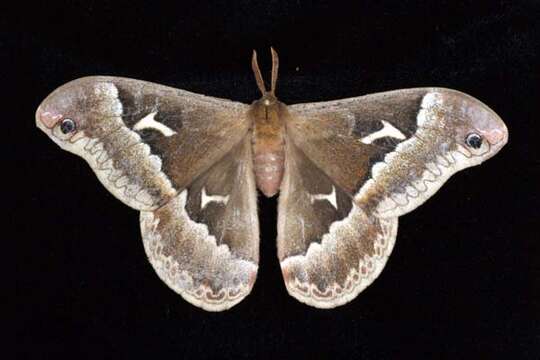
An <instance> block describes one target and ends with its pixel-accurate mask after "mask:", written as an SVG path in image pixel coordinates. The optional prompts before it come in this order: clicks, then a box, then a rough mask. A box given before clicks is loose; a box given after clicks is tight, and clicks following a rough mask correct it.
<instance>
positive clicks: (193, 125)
mask: <svg viewBox="0 0 540 360" xmlns="http://www.w3.org/2000/svg"><path fill="white" fill-rule="evenodd" d="M57 94H58V96H63V94H74V95H76V94H80V95H79V96H74V98H77V99H78V103H77V105H76V113H75V114H66V115H67V116H70V117H73V118H74V119H76V120H84V121H82V122H81V123H82V125H81V128H80V129H79V130H80V131H79V132H78V133H77V135H75V136H73V138H72V139H71V140H70V141H69V142H67V143H64V144H60V145H61V146H62V147H64V148H65V149H66V150H68V151H71V152H73V153H75V154H77V155H79V156H81V157H83V158H84V159H85V160H86V161H87V162H88V163H89V164H90V166H91V167H92V169H93V170H94V171H95V173H96V174H97V176H98V178H99V180H100V181H101V182H102V183H103V185H104V186H105V187H106V188H107V189H108V190H109V191H110V192H111V193H112V194H113V195H115V196H116V197H117V198H118V199H120V200H121V201H122V202H124V203H125V204H127V205H128V206H130V207H132V208H135V209H138V210H153V209H156V208H158V207H160V206H163V205H164V204H165V203H167V202H168V201H169V200H170V199H172V198H173V197H175V196H176V195H177V194H179V193H181V192H182V191H183V190H184V189H185V188H186V186H188V185H189V184H191V183H192V182H193V180H194V179H195V178H196V177H197V176H199V175H201V174H202V173H203V172H205V171H207V170H208V169H209V168H210V167H211V166H212V165H213V164H215V163H216V162H217V161H218V160H219V159H220V158H221V157H222V156H223V154H225V153H227V152H229V151H230V150H231V149H232V148H233V147H234V146H235V145H237V144H238V143H240V142H241V141H242V139H243V138H244V137H245V135H246V134H247V131H248V129H249V121H248V119H247V117H246V115H245V114H246V112H247V109H248V106H247V105H245V104H241V103H237V102H233V101H229V100H224V99H218V98H213V97H209V96H204V95H199V94H194V93H191V92H188V91H184V90H180V89H175V88H171V87H167V86H163V85H159V84H155V83H151V82H147V81H141V80H134V79H128V78H121V77H107V76H91V77H85V78H81V79H77V80H74V81H72V82H69V83H67V84H65V85H63V86H62V87H60V88H59V89H57V90H56V91H55V92H53V93H52V94H51V95H50V97H51V98H53V97H54V96H56V95H57ZM46 102H47V101H45V103H46Z"/></svg>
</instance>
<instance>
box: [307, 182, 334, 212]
mask: <svg viewBox="0 0 540 360" xmlns="http://www.w3.org/2000/svg"><path fill="white" fill-rule="evenodd" d="M309 196H310V198H311V203H312V204H313V203H314V202H315V200H327V201H328V202H329V203H330V204H332V206H333V207H335V208H336V210H337V208H338V206H337V198H336V188H335V187H334V185H332V192H331V193H330V194H316V195H312V194H310V195H309Z"/></svg>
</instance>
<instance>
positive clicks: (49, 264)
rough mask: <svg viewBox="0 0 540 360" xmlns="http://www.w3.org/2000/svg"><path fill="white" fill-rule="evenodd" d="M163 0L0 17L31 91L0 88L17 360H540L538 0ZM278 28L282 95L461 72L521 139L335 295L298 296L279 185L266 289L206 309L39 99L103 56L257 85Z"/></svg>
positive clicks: (265, 217)
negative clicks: (10, 166)
mask: <svg viewBox="0 0 540 360" xmlns="http://www.w3.org/2000/svg"><path fill="white" fill-rule="evenodd" d="M150 3H151V2H147V4H146V5H140V4H136V3H134V2H131V1H116V2H110V4H107V5H103V4H98V3H95V2H92V1H84V2H82V1H81V2H70V3H69V5H68V4H63V5H59V4H47V5H35V4H32V5H30V4H28V5H26V6H25V7H26V9H22V8H21V9H20V12H18V14H17V15H14V16H13V17H12V16H10V15H7V16H6V15H5V14H4V15H3V16H4V17H5V18H4V20H11V21H13V20H15V24H12V27H11V28H10V29H11V30H10V31H9V32H5V33H4V35H3V36H5V37H4V41H3V42H2V45H3V46H5V45H8V46H11V45H13V46H14V47H15V51H11V50H6V51H3V52H4V53H6V52H8V53H9V54H10V55H11V54H15V55H16V56H20V58H17V59H16V61H15V62H13V61H12V60H6V62H7V61H9V64H5V65H4V66H3V69H4V70H3V71H4V72H7V73H11V75H13V74H15V75H17V78H18V80H17V87H18V88H19V89H22V90H24V95H22V96H17V97H16V98H14V97H13V95H11V96H10V97H5V98H4V101H6V99H7V100H8V102H10V103H9V105H10V109H15V110H16V112H17V113H16V117H15V115H14V117H13V120H14V121H13V123H16V124H17V126H20V129H17V130H16V132H14V133H13V136H11V135H10V136H8V137H9V139H7V141H8V142H9V141H10V140H17V141H16V143H17V144H16V145H14V146H15V147H13V148H11V149H12V150H10V154H9V158H10V161H13V160H15V165H14V166H15V168H16V169H17V171H16V173H17V174H20V179H18V180H17V181H18V186H17V188H18V189H19V190H18V191H17V192H11V194H10V195H13V194H16V195H17V203H16V205H15V206H14V207H13V209H14V211H11V212H10V220H11V225H12V226H13V229H15V231H14V232H13V233H12V234H11V235H10V236H9V237H5V238H4V241H9V242H15V243H17V246H18V251H17V253H18V256H17V259H16V263H17V265H16V273H17V279H16V296H17V308H16V317H17V319H18V321H17V323H16V326H15V337H16V342H17V344H18V352H19V354H18V355H19V358H24V357H25V356H26V355H34V356H33V357H42V358H51V357H53V354H59V353H68V354H71V355H72V356H74V357H76V358H87V357H91V358H103V357H105V358H124V357H132V358H133V357H137V356H140V357H149V358H156V357H157V356H156V355H157V354H162V353H164V352H166V353H168V354H169V356H171V357H170V358H173V359H181V358H184V357H190V358H197V357H202V358H211V357H214V356H219V355H220V356H223V357H227V358H248V357H268V358H281V357H287V356H300V355H302V354H303V355H306V356H311V357H315V358H317V357H319V356H325V357H328V356H333V357H340V358H355V359H356V358H368V359H378V358H403V357H405V354H408V353H411V354H413V353H414V354H416V357H415V358H440V357H451V358H463V357H465V358H468V357H473V356H479V357H480V358H495V357H497V356H503V355H504V356H506V355H511V356H512V358H513V359H537V358H538V356H539V354H540V348H539V343H540V329H539V325H538V323H539V322H540V306H539V298H540V295H539V293H540V289H539V281H540V279H539V278H540V276H539V275H540V274H539V266H540V260H539V259H540V256H539V252H538V239H539V235H538V229H537V225H538V220H539V210H538V209H539V207H538V206H539V201H538V190H539V186H538V184H539V180H540V179H539V176H538V170H539V160H538V151H537V147H538V142H537V140H536V139H537V138H538V134H539V130H540V127H539V125H538V122H539V121H540V111H539V103H540V96H539V92H538V85H539V83H540V76H539V72H540V67H539V51H540V50H539V42H540V35H539V30H540V26H539V22H540V20H539V18H540V17H539V16H540V5H539V3H538V2H537V1H415V2H413V1H403V0H402V1H381V2H372V3H373V4H371V2H370V4H367V2H360V1H356V2H354V3H355V4H356V5H350V4H347V5H339V4H338V3H337V2H327V3H316V4H313V3H309V2H306V1H289V2H277V1H261V2H257V3H249V2H247V1H235V2H232V1H215V2H211V3H208V2H205V1H197V2H192V3H186V2H181V1H177V3H176V6H167V5H158V2H152V4H150ZM233 3H234V4H235V5H233ZM375 3H377V4H375ZM21 25H23V26H21ZM6 35H7V36H6ZM270 45H272V46H274V47H275V48H276V49H277V50H278V51H279V54H280V58H281V63H280V78H279V82H278V96H279V97H280V99H281V100H282V101H283V102H285V103H296V102H311V101H322V100H331V99H337V98H344V97H351V96H358V95H362V94H367V93H372V92H378V91H385V90H392V89H397V88H406V87H417V86H443V87H449V88H454V89H458V90H461V91H464V92H467V93H469V94H471V95H473V96H475V97H477V98H478V99H480V100H482V101H483V102H485V103H486V104H488V105H489V106H490V107H492V108H493V109H494V110H495V111H496V112H497V113H498V114H499V115H500V116H501V117H502V118H503V119H504V120H505V122H506V124H507V126H508V128H509V131H510V141H509V144H508V145H507V146H506V147H505V148H504V149H503V150H502V151H501V152H500V154H499V155H497V156H496V157H494V158H493V159H491V160H489V161H487V162H486V163H485V164H483V165H482V166H480V167H475V168H472V169H469V170H467V171H463V172H461V173H459V174H458V175H456V176H454V177H453V178H451V179H450V180H449V181H448V182H447V184H446V185H445V186H444V187H443V188H442V189H441V190H440V191H439V192H438V193H437V194H436V195H435V196H434V197H433V198H432V199H431V200H429V201H428V202H427V203H426V204H425V205H423V206H422V207H420V208H419V209H417V210H416V211H414V212H413V213H411V214H408V215H406V216H404V217H402V218H400V225H399V227H400V228H399V232H398V239H397V242H396V247H395V249H394V252H393V255H392V256H391V257H390V260H389V262H388V264H387V266H386V268H385V270H384V271H383V272H382V274H381V276H380V277H379V278H378V279H377V280H376V281H375V282H374V283H373V284H372V285H371V286H370V287H369V288H368V289H366V290H365V291H364V292H363V293H361V294H360V295H359V296H358V297H357V298H356V299H355V300H354V301H352V302H350V303H349V304H347V305H345V306H342V307H339V308H337V309H334V310H318V309H315V308H312V307H308V306H306V305H304V304H301V303H299V302H297V301H296V300H294V299H293V298H292V297H290V296H288V295H287V292H286V290H285V287H284V285H283V282H282V279H281V273H280V269H279V264H278V261H277V257H276V247H275V238H276V200H275V199H266V198H262V197H260V200H259V204H260V219H261V267H260V271H259V276H258V280H257V282H256V285H255V288H254V290H253V292H252V294H251V295H250V296H248V297H247V298H246V299H245V300H244V301H242V302H241V303H240V304H239V305H237V306H235V307H234V308H233V309H231V310H229V311H226V312H222V313H208V312H204V311H202V310H200V309H198V308H196V307H194V306H192V305H190V304H189V303H187V302H186V301H184V300H183V299H182V298H181V297H180V296H179V295H176V294H175V293H174V292H173V291H171V290H169V288H167V286H166V285H165V284H164V283H163V282H161V281H160V280H159V279H158V277H157V276H156V274H155V273H154V271H153V269H152V267H151V265H150V264H149V263H148V261H147V259H146V255H145V253H144V250H143V246H142V241H141V238H140V231H139V222H138V213H137V212H136V211H134V210H130V209H129V208H128V207H126V206H124V205H123V204H121V203H120V202H119V201H117V200H116V199H115V198H113V196H112V195H110V194H109V193H108V192H107V191H106V190H105V189H104V188H103V187H102V185H100V184H99V182H98V181H97V179H96V178H95V176H94V175H93V173H92V172H91V170H90V169H89V167H88V166H87V164H86V163H85V162H84V161H83V160H81V159H79V158H77V157H75V156H73V155H71V154H69V153H67V152H63V151H61V150H60V149H59V148H58V147H57V146H56V145H55V144H54V143H52V141H50V140H49V139H48V138H47V137H46V136H45V135H44V134H42V133H41V132H40V131H39V130H38V129H37V128H35V125H34V111H35V108H36V107H37V106H38V104H39V102H40V101H41V100H42V99H43V98H44V97H45V96H46V95H47V94H48V93H49V92H50V91H52V90H54V88H56V87H57V86H59V85H61V84H63V83H65V82H67V81H69V80H72V79H75V78H78V77H81V76H85V75H96V74H102V75H117V76H127V77H133V78H139V79H144V80H149V81H153V82H157V83H162V84H166V85H170V86H174V87H178V88H182V89H186V90H189V91H193V92H198V93H204V94H207V95H211V96H217V97H223V98H230V99H233V100H236V101H242V102H246V103H249V102H251V101H253V100H254V99H256V98H257V97H258V96H259V93H258V90H257V87H256V85H255V82H254V79H253V76H252V73H251V70H250V66H249V61H250V56H251V51H252V49H257V50H258V51H259V59H260V63H261V65H262V67H263V69H264V71H265V75H266V76H268V72H267V71H268V69H269V62H270V61H269V60H270V53H269V46H270ZM5 120H6V119H5ZM7 120H9V119H7ZM20 139H23V140H22V141H21V140H20ZM14 149H17V150H16V151H15V150H14ZM21 194H23V195H21ZM36 355H39V356H36Z"/></svg>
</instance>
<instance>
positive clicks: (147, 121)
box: [133, 111, 176, 137]
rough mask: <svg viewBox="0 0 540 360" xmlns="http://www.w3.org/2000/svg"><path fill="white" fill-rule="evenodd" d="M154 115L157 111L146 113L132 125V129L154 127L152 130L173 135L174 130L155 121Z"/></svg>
mask: <svg viewBox="0 0 540 360" xmlns="http://www.w3.org/2000/svg"><path fill="white" fill-rule="evenodd" d="M156 115H157V111H154V112H152V113H150V114H148V115H146V116H145V117H143V118H142V119H141V120H139V121H138V122H137V123H136V124H135V126H134V127H133V130H143V129H154V130H157V131H159V132H160V133H162V134H163V135H164V136H166V137H169V136H173V135H174V134H176V131H174V130H173V129H171V128H170V127H168V126H166V125H163V124H162V123H160V122H158V121H156V120H155V119H154V117H155V116H156Z"/></svg>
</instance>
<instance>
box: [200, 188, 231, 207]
mask: <svg viewBox="0 0 540 360" xmlns="http://www.w3.org/2000/svg"><path fill="white" fill-rule="evenodd" d="M212 201H214V202H218V203H222V204H224V205H227V203H228V202H229V195H226V196H222V195H208V194H207V193H206V189H205V188H204V187H203V188H202V191H201V209H204V208H205V207H206V205H208V203H211V202H212Z"/></svg>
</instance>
